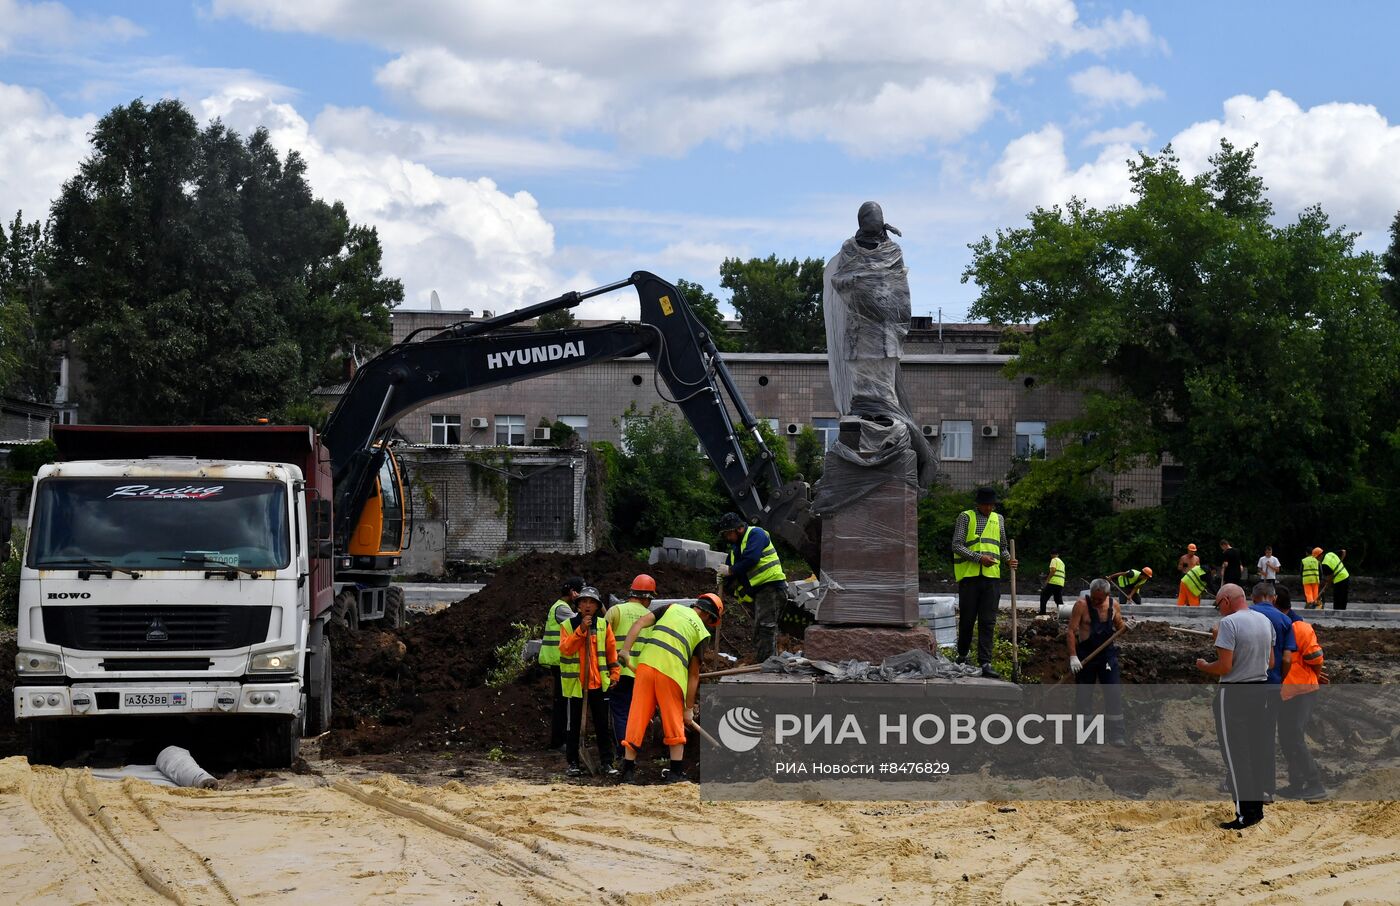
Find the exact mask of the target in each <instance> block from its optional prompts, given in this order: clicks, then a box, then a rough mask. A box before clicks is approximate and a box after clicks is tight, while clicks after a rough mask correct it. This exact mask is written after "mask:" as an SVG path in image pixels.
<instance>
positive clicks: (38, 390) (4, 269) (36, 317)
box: [0, 212, 54, 403]
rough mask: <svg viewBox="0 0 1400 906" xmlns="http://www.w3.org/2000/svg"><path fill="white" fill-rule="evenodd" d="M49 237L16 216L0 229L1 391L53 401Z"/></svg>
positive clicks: (43, 401) (21, 217) (22, 217)
mask: <svg viewBox="0 0 1400 906" xmlns="http://www.w3.org/2000/svg"><path fill="white" fill-rule="evenodd" d="M47 253H48V235H47V234H46V233H45V232H44V230H43V228H42V227H41V226H40V224H39V222H38V221H35V222H33V223H25V222H24V214H23V212H19V213H16V214H15V218H14V220H13V221H12V222H11V223H10V230H9V237H8V238H6V235H5V228H4V227H3V226H0V387H3V388H5V391H6V392H8V393H11V394H13V395H15V396H18V397H21V398H23V399H28V400H34V401H37V402H42V403H47V402H50V401H51V400H52V399H53V391H54V383H53V361H54V354H53V348H52V345H53V344H52V342H51V337H50V335H49V333H48V331H47V329H46V325H45V318H44V310H43V304H44V301H45V296H44V294H45V289H46V281H45V277H44V268H45V264H46V257H47Z"/></svg>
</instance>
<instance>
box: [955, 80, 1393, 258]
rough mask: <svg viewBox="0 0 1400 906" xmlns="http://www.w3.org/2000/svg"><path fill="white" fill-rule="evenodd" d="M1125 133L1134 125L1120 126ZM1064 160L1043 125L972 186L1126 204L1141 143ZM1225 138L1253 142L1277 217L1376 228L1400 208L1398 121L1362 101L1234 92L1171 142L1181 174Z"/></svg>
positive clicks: (1129, 140)
mask: <svg viewBox="0 0 1400 906" xmlns="http://www.w3.org/2000/svg"><path fill="white" fill-rule="evenodd" d="M1128 130H1132V127H1128ZM1100 137H1101V138H1104V139H1108V138H1117V139H1122V142H1121V143H1115V144H1108V145H1106V146H1105V147H1103V148H1102V149H1101V150H1100V151H1099V153H1098V156H1097V157H1096V158H1095V159H1094V160H1092V161H1088V162H1086V163H1083V164H1081V165H1079V166H1078V167H1072V166H1071V164H1070V162H1069V158H1068V156H1067V154H1066V153H1065V139H1064V134H1063V132H1062V131H1061V130H1060V129H1059V128H1058V127H1056V126H1054V125H1050V126H1046V127H1045V128H1043V129H1040V130H1038V131H1036V132H1032V133H1029V134H1027V135H1023V136H1021V137H1020V138H1017V139H1015V140H1014V141H1012V142H1011V143H1010V144H1008V145H1007V146H1006V149H1005V150H1004V151H1003V153H1002V155H1001V158H1000V159H999V160H998V161H997V163H996V164H995V165H994V166H993V167H992V168H991V171H990V172H989V173H988V176H987V178H986V179H985V180H984V181H983V182H982V183H981V184H979V186H978V188H979V190H980V192H981V193H982V195H983V197H995V198H999V199H1002V200H1003V201H1005V202H1006V203H1007V204H1008V206H1009V207H1010V208H1011V209H1013V210H1019V211H1025V210H1026V209H1028V208H1029V207H1031V206H1034V205H1036V204H1057V203H1063V202H1065V201H1067V200H1068V199H1069V197H1070V196H1071V195H1075V196H1078V197H1080V198H1084V199H1086V200H1087V201H1089V202H1090V203H1091V204H1094V205H1100V206H1102V205H1108V204H1115V203H1120V202H1128V201H1131V193H1130V191H1129V183H1128V166H1127V161H1128V160H1129V159H1130V158H1132V157H1133V155H1134V153H1135V148H1134V147H1133V146H1134V145H1138V144H1140V143H1139V142H1138V141H1137V139H1138V138H1139V136H1138V135H1137V134H1128V131H1126V130H1125V132H1124V134H1122V135H1118V136H1109V135H1108V134H1107V133H1101V134H1100ZM1221 139H1228V140H1229V141H1230V142H1231V143H1232V144H1234V145H1235V146H1236V147H1241V148H1243V147H1249V146H1251V145H1256V144H1257V145H1258V148H1257V149H1256V151H1255V162H1256V165H1257V167H1258V172H1259V175H1260V177H1261V178H1262V179H1263V180H1264V184H1265V186H1266V187H1267V192H1268V195H1269V198H1270V200H1272V201H1273V203H1274V207H1275V209H1276V210H1277V212H1278V215H1279V217H1280V218H1284V219H1291V218H1292V217H1294V216H1296V215H1297V213H1298V212H1299V211H1301V210H1302V209H1304V208H1306V207H1308V206H1310V205H1314V204H1320V205H1321V206H1322V208H1323V210H1324V211H1326V212H1327V214H1328V216H1329V217H1330V218H1331V219H1332V222H1333V223H1334V224H1337V225H1341V224H1345V225H1346V226H1347V227H1349V228H1351V229H1355V230H1360V231H1363V232H1365V233H1367V234H1369V235H1370V236H1371V237H1372V239H1374V238H1375V237H1377V236H1379V235H1381V234H1383V233H1384V231H1385V230H1386V229H1387V228H1388V227H1389V225H1390V222H1391V220H1392V218H1394V216H1395V212H1396V211H1397V210H1400V125H1393V124H1391V123H1390V122H1389V121H1388V120H1387V119H1386V118H1385V117H1384V116H1382V115H1381V114H1380V112H1379V111H1377V110H1376V108H1375V107H1372V106H1370V105H1368V104H1348V103H1329V104H1319V105H1317V106H1315V107H1310V108H1307V109H1304V108H1303V107H1301V106H1300V105H1299V104H1298V103H1297V102H1296V101H1293V100H1292V99H1290V98H1287V97H1285V96H1284V95H1282V94H1280V93H1278V92H1277V91H1271V92H1269V94H1268V95H1267V96H1265V97H1263V98H1255V97H1250V96H1248V95H1238V96H1236V97H1232V98H1230V99H1229V100H1227V101H1226V102H1225V104H1224V115H1223V116H1222V117H1221V118H1220V119H1216V120H1208V121H1205V122H1200V123H1195V124H1193V125H1191V126H1188V127H1187V128H1185V129H1183V130H1181V131H1180V132H1178V133H1177V134H1176V135H1174V136H1173V137H1172V138H1171V140H1170V144H1171V145H1172V147H1173V148H1174V149H1175V151H1176V153H1177V155H1178V157H1179V158H1180V159H1181V167H1182V170H1183V171H1184V172H1186V173H1187V174H1195V173H1201V172H1204V171H1205V170H1206V168H1207V167H1208V166H1209V158H1210V156H1211V155H1213V154H1214V153H1216V151H1218V150H1219V148H1220V140H1221Z"/></svg>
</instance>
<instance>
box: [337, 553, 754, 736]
mask: <svg viewBox="0 0 1400 906" xmlns="http://www.w3.org/2000/svg"><path fill="white" fill-rule="evenodd" d="M640 572H646V573H648V574H650V575H651V576H652V577H653V578H655V579H656V585H657V591H658V593H659V594H660V596H662V597H667V598H671V597H676V598H685V597H694V596H696V595H699V594H702V593H704V592H707V591H713V590H714V589H715V574H714V572H713V571H711V570H705V569H691V568H689V567H682V566H677V565H675V564H661V563H658V564H653V565H650V566H648V565H647V564H645V563H643V562H642V561H640V560H638V559H636V558H633V557H630V556H627V555H625V554H616V553H608V552H601V551H600V552H597V553H593V554H588V555H585V556H570V555H564V554H540V553H532V554H526V555H524V556H522V557H520V558H519V559H517V560H514V561H512V562H511V563H509V564H507V565H505V566H503V567H501V568H500V569H498V570H497V572H496V574H495V576H494V577H493V578H492V580H491V582H490V583H489V584H487V585H486V586H485V587H484V588H482V589H481V590H480V591H478V592H477V593H476V594H474V595H472V596H470V597H468V598H465V599H463V600H461V601H458V602H457V603H456V604H453V605H452V606H450V607H448V608H446V609H445V610H441V611H438V612H437V613H433V614H428V615H426V616H424V617H421V618H418V619H416V620H414V622H412V623H411V624H409V625H408V626H407V627H405V628H404V629H402V630H400V631H398V632H392V631H374V630H361V631H360V632H358V633H349V632H344V631H333V632H332V635H331V643H332V646H333V648H334V664H335V677H334V686H335V693H334V713H335V719H334V725H333V729H332V732H331V733H330V734H329V735H328V736H327V738H326V740H325V741H324V744H323V747H322V751H323V752H325V753H326V754H328V755H358V754H376V753H384V752H412V751H419V750H428V749H435V750H442V749H451V748H454V747H462V748H467V749H474V750H483V749H486V750H489V749H492V748H497V747H499V748H501V749H505V750H520V749H528V748H542V747H544V746H545V745H546V744H547V743H548V741H549V739H548V737H549V715H550V680H549V677H548V675H547V674H545V672H544V671H543V670H541V669H539V668H538V667H533V668H531V669H530V670H529V671H527V673H526V674H525V675H524V676H523V677H521V678H520V679H519V680H517V681H516V682H514V683H509V684H507V685H504V686H501V687H497V688H493V687H489V686H487V685H486V675H487V673H488V671H490V670H491V669H492V668H493V667H496V666H497V664H496V654H495V652H496V648H497V647H499V646H501V645H504V644H506V643H507V642H509V641H510V640H511V639H512V638H514V637H516V635H517V633H518V630H517V629H516V628H515V625H514V624H517V623H525V624H528V625H530V626H531V627H533V628H534V633H533V634H532V637H534V638H538V631H539V629H540V627H541V625H542V624H543V622H544V616H545V611H546V610H547V608H548V606H549V604H550V603H551V602H552V601H553V600H554V599H555V597H556V595H557V592H558V589H559V588H560V586H561V585H562V584H563V582H564V580H565V579H567V578H568V577H570V576H583V577H584V578H585V579H586V580H587V581H588V582H589V583H590V584H592V585H593V586H594V587H596V588H597V589H598V591H599V593H600V594H601V595H602V596H603V598H604V599H605V600H606V599H607V598H608V596H609V595H614V596H617V597H619V598H623V597H625V596H626V593H627V589H628V588H630V587H631V583H632V579H633V577H635V576H636V575H637V574H638V573H640ZM729 635H730V636H734V635H736V633H734V632H730V633H729ZM742 635H743V636H744V637H745V638H746V637H747V633H742ZM721 645H722V647H725V650H729V651H733V649H732V648H729V647H727V646H726V645H725V643H724V642H723V641H722V642H721ZM735 653H737V654H743V653H745V652H735ZM750 654H751V652H750ZM719 663H721V664H722V665H724V666H728V665H729V663H730V662H728V661H720V662H719Z"/></svg>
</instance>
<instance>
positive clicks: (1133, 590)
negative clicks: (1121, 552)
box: [1104, 566, 1152, 604]
mask: <svg viewBox="0 0 1400 906" xmlns="http://www.w3.org/2000/svg"><path fill="white" fill-rule="evenodd" d="M1104 578H1106V579H1108V580H1109V581H1110V582H1113V583H1114V584H1115V585H1117V586H1118V591H1119V592H1120V593H1121V594H1122V595H1123V599H1124V600H1123V603H1125V604H1127V603H1132V604H1141V603H1142V595H1141V593H1140V592H1141V591H1142V587H1143V586H1144V585H1146V584H1147V580H1148V579H1151V578H1152V567H1150V566H1144V567H1143V568H1142V569H1125V570H1123V571H1122V572H1121V573H1114V574H1113V575H1111V576H1105V577H1104Z"/></svg>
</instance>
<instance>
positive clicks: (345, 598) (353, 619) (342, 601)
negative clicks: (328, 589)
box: [331, 588, 360, 630]
mask: <svg viewBox="0 0 1400 906" xmlns="http://www.w3.org/2000/svg"><path fill="white" fill-rule="evenodd" d="M331 610H332V612H333V613H334V614H335V621H336V622H337V623H339V624H340V625H341V626H344V627H345V628H346V629H351V630H354V629H359V628H360V596H359V593H358V592H356V591H355V589H353V588H346V589H344V590H343V591H341V593H340V594H338V595H336V596H335V604H334V605H332V607H331Z"/></svg>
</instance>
